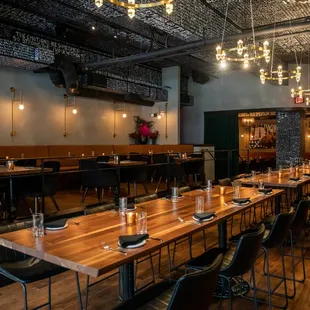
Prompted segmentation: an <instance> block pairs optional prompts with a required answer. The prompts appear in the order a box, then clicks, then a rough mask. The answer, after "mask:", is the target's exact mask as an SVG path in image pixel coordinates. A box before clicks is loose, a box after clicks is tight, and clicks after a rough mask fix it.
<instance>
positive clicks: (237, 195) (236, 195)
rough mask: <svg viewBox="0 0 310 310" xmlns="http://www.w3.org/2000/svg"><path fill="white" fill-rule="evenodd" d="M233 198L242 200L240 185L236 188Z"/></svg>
mask: <svg viewBox="0 0 310 310" xmlns="http://www.w3.org/2000/svg"><path fill="white" fill-rule="evenodd" d="M233 198H240V186H239V185H236V186H234V194H233Z"/></svg>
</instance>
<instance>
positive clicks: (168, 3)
mask: <svg viewBox="0 0 310 310" xmlns="http://www.w3.org/2000/svg"><path fill="white" fill-rule="evenodd" d="M106 1H107V2H110V3H112V4H115V5H117V6H120V7H123V8H125V9H127V14H128V16H129V17H130V18H133V17H135V15H136V9H145V8H154V7H157V6H161V5H165V7H166V12H167V14H169V15H170V14H171V13H172V12H173V0H157V1H155V2H151V1H149V2H148V3H141V0H138V2H137V3H136V0H127V2H124V1H119V0H106ZM103 2H104V0H95V4H96V6H97V7H98V8H100V7H102V5H103Z"/></svg>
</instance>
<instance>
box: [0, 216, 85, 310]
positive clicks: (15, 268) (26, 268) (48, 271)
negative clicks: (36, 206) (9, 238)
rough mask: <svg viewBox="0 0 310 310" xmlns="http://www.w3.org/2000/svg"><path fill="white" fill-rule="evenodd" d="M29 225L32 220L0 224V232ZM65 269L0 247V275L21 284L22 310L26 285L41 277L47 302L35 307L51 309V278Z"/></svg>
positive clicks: (26, 302)
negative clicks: (46, 282)
mask: <svg viewBox="0 0 310 310" xmlns="http://www.w3.org/2000/svg"><path fill="white" fill-rule="evenodd" d="M31 226H32V221H27V222H19V223H16V224H10V225H6V226H1V227H0V234H3V233H8V232H12V231H17V230H21V229H25V228H30V227H31ZM65 271H67V269H65V268H63V267H60V266H57V265H54V264H51V263H48V262H46V261H44V260H40V259H38V258H34V257H30V256H27V255H24V254H22V253H20V252H17V251H14V250H12V249H7V248H5V247H0V275H1V276H2V277H5V278H6V279H9V280H11V281H12V282H17V283H19V284H20V285H21V286H22V288H23V294H24V310H28V299H27V286H26V285H27V284H29V283H33V282H36V281H40V280H43V279H48V302H46V303H44V304H42V305H39V306H37V307H36V309H39V308H42V307H45V306H48V309H51V308H52V300H51V278H52V277H53V276H55V275H58V274H61V273H63V272H65ZM0 280H1V277H0ZM2 280H3V279H2ZM3 282H4V281H3ZM0 283H1V281H0ZM3 284H4V285H5V284H9V283H5V282H4V283H3ZM78 293H79V290H78ZM80 309H82V304H81V303H80Z"/></svg>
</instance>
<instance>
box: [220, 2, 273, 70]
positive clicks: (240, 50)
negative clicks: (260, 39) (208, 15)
mask: <svg viewBox="0 0 310 310" xmlns="http://www.w3.org/2000/svg"><path fill="white" fill-rule="evenodd" d="M228 7H229V0H227V4H226V14H225V20H224V27H223V34H222V43H221V44H220V45H218V46H217V47H216V60H217V61H218V62H219V63H220V67H221V68H222V69H224V68H225V67H226V62H227V61H230V62H242V63H243V67H244V69H248V68H249V65H250V61H253V60H256V59H262V58H264V59H265V61H266V63H269V62H270V49H269V42H268V41H265V42H264V43H263V45H262V46H260V45H259V44H256V43H255V32H254V18H253V6H252V0H250V12H251V26H252V33H253V34H252V38H253V43H247V42H244V41H243V40H239V41H238V42H237V44H236V46H235V47H233V48H229V49H226V51H225V50H224V49H223V45H224V44H223V43H224V35H225V27H226V22H227V16H228Z"/></svg>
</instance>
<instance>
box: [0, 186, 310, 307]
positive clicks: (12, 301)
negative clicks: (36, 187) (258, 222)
mask: <svg viewBox="0 0 310 310" xmlns="http://www.w3.org/2000/svg"><path fill="white" fill-rule="evenodd" d="M95 197H96V196H95V193H93V195H92V196H91V195H90V197H89V198H88V199H89V201H90V200H91V199H92V200H93V201H94V202H96V198H95ZM58 198H59V202H61V201H62V200H63V202H67V205H68V207H69V205H72V204H73V201H75V200H77V201H76V202H74V204H77V205H79V200H78V199H79V192H76V193H61V195H59V196H58ZM70 201H71V203H70ZM87 203H88V202H87ZM62 205H64V204H62ZM48 206H49V208H50V207H51V209H50V211H52V204H49V205H48ZM238 229H239V222H238V220H237V221H234V231H237V230H238ZM217 238H218V236H217V229H216V227H214V228H213V229H210V230H208V231H207V244H208V245H209V246H213V245H215V244H216V243H217ZM187 245H188V244H187V242H185V243H183V244H180V245H179V246H178V247H177V255H176V262H177V263H178V262H183V261H186V260H187V259H188V258H189V251H188V246H187ZM307 245H308V244H307V243H306V246H307ZM308 246H309V247H310V242H309V245H308ZM202 252H203V241H202V234H197V235H195V236H194V238H193V255H194V256H196V255H198V254H200V253H202ZM309 256H310V251H309ZM162 262H163V263H162V272H164V273H166V272H167V254H166V250H164V253H163V258H162ZM262 264H263V259H262V257H261V258H259V259H258V261H257V263H256V277H257V280H258V286H259V287H261V288H266V278H265V277H263V275H262ZM280 267H281V265H280V259H279V253H278V251H277V250H275V251H272V255H271V272H274V273H279V272H280V270H281V269H280ZM155 268H156V270H157V268H158V260H157V259H155ZM286 268H287V272H288V275H290V270H291V264H290V259H289V258H287V259H286ZM306 271H307V274H309V275H310V260H306ZM297 272H298V276H300V275H301V266H300V265H299V266H298V267H297ZM182 274H183V273H182V270H181V271H178V272H174V277H175V278H178V277H179V276H181V275H182ZM150 278H151V272H150V264H149V262H148V261H146V262H144V263H142V264H141V265H139V269H138V275H137V286H138V287H139V286H141V285H143V284H144V283H146V282H148V281H149V280H150ZM245 279H249V275H246V276H245ZM85 280H86V277H85V276H84V275H81V285H82V287H85V282H86V281H85ZM158 281H161V279H159V278H158ZM276 281H278V280H276ZM272 284H273V285H275V284H276V283H275V281H272ZM309 288H310V276H309V278H307V279H306V281H305V283H304V284H301V283H298V284H297V295H296V297H295V299H294V300H290V301H289V306H288V309H290V310H293V309H294V310H295V309H300V310H304V309H310V294H309ZM288 290H289V292H292V284H291V283H289V284H288ZM281 291H283V287H280V289H279V292H281ZM28 294H29V295H28V301H29V304H28V305H29V308H30V309H32V308H34V307H36V306H38V305H39V304H41V303H44V302H45V301H46V299H47V286H46V281H39V282H36V283H33V284H30V285H28ZM260 297H261V298H263V299H266V296H265V294H260ZM274 301H275V302H277V303H279V304H280V303H281V301H282V300H281V299H280V298H275V299H274ZM118 303H119V299H118V278H117V276H113V277H111V278H110V279H108V280H106V281H104V282H102V283H100V284H98V285H95V286H93V287H92V288H90V294H89V309H90V310H93V309H98V310H99V309H100V310H105V309H111V308H112V307H113V306H115V305H117V304H118ZM52 304H53V309H59V310H60V309H68V310H69V309H72V310H73V309H78V303H77V295H76V286H75V277H74V273H73V272H71V271H68V272H66V273H64V274H61V275H59V276H56V277H54V278H53V284H52ZM233 305H234V309H242V310H243V309H254V306H253V303H252V302H251V301H247V300H244V299H241V298H237V299H234V304H233ZM0 309H5V310H19V309H23V296H22V289H21V287H20V286H19V285H18V284H12V285H10V286H6V287H4V288H1V289H0ZM43 309H47V307H46V308H43ZM211 309H212V310H213V309H217V301H216V300H215V301H214V304H213V305H212V307H211ZM223 309H228V302H227V301H225V302H224V303H223ZM259 309H268V307H267V306H265V305H260V306H259ZM181 310H182V309H181ZM192 310H194V309H192Z"/></svg>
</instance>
